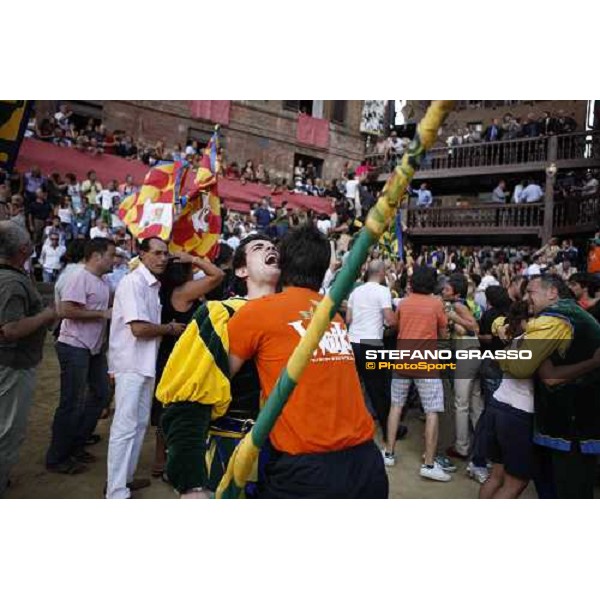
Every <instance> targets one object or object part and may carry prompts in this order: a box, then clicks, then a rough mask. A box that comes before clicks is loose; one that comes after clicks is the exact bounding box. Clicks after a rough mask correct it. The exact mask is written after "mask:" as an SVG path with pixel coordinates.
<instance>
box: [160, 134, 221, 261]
mask: <svg viewBox="0 0 600 600" xmlns="http://www.w3.org/2000/svg"><path fill="white" fill-rule="evenodd" d="M218 152H219V133H218V127H217V128H216V129H215V133H214V134H213V136H212V137H211V139H210V142H209V143H208V145H207V146H206V148H205V149H204V152H203V154H202V159H201V162H200V166H199V167H198V172H197V174H196V179H195V180H194V183H193V185H192V189H191V190H190V191H189V192H188V194H187V196H186V197H185V206H184V207H183V210H182V211H181V214H180V215H179V217H177V219H176V221H175V224H174V225H173V235H172V238H171V243H170V250H171V252H188V253H189V254H194V255H196V256H202V257H207V258H210V259H212V258H214V256H215V254H216V251H217V249H218V242H219V238H220V236H221V200H220V198H219V192H218V185H217V177H218ZM182 204H183V202H182Z"/></svg>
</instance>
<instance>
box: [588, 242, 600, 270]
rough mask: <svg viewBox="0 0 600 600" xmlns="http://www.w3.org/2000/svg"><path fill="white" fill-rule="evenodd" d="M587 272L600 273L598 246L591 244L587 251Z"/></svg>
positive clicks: (599, 247)
mask: <svg viewBox="0 0 600 600" xmlns="http://www.w3.org/2000/svg"><path fill="white" fill-rule="evenodd" d="M587 270H588V273H600V246H592V248H591V249H590V251H589V253H588V268H587Z"/></svg>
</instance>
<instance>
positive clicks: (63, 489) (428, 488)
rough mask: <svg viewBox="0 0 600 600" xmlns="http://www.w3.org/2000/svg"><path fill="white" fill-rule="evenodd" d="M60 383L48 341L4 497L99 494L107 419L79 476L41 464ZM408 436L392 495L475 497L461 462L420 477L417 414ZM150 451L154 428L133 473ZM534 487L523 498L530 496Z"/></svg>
mask: <svg viewBox="0 0 600 600" xmlns="http://www.w3.org/2000/svg"><path fill="white" fill-rule="evenodd" d="M59 389H60V384H59V371H58V361H57V358H56V353H55V351H54V348H53V345H52V343H51V342H50V341H48V342H47V344H46V348H45V352H44V360H43V362H42V364H41V365H40V367H39V370H38V382H37V386H36V394H35V403H34V406H33V408H32V410H31V413H30V417H29V427H28V431H27V436H26V440H25V443H24V444H23V446H22V448H21V455H20V460H19V464H18V465H17V466H16V467H15V469H14V470H13V473H12V476H11V479H12V485H11V488H10V489H9V490H8V491H7V493H6V495H5V497H6V498H101V497H102V489H103V487H104V482H105V479H106V452H107V443H108V430H109V421H108V420H104V421H100V423H99V424H98V428H97V430H96V431H97V433H99V434H100V435H101V436H102V441H101V442H100V443H99V444H97V445H95V446H92V447H90V448H88V450H90V451H91V452H92V453H93V454H94V455H95V456H96V457H97V458H98V462H96V463H94V464H92V465H90V469H89V471H87V472H85V473H82V474H80V475H75V476H70V475H59V474H54V473H49V472H48V471H46V469H45V468H44V456H45V453H46V450H47V445H48V442H49V439H50V427H51V423H52V417H53V415H54V409H55V408H56V405H57V402H58V394H59ZM406 424H407V425H408V427H409V434H408V437H407V438H406V439H404V440H402V441H401V442H399V443H398V446H397V454H398V455H399V460H398V462H397V464H396V466H395V467H393V468H390V469H388V475H389V478H390V497H391V498H476V497H477V494H478V488H479V486H478V485H477V484H476V483H475V482H474V481H472V480H471V479H469V478H468V477H467V475H466V473H465V468H464V467H465V465H464V463H459V470H458V472H457V473H455V474H454V476H453V479H452V481H450V482H448V483H438V482H434V481H428V480H424V479H422V478H420V477H419V474H418V472H419V467H420V460H421V458H420V456H421V453H422V434H423V423H422V422H421V421H420V419H419V418H418V415H417V414H416V413H412V414H409V415H408V418H407V421H406ZM153 451H154V431H153V430H152V429H150V430H149V431H148V433H147V435H146V440H145V442H144V447H143V451H142V457H141V461H140V465H139V468H138V472H137V477H149V476H150V467H151V464H152V457H153ZM532 488H533V486H531V485H530V486H529V488H528V489H527V490H526V491H525V494H524V497H526V498H527V497H529V498H533V497H535V492H534V490H533V489H532ZM134 497H135V498H175V497H176V496H175V494H174V492H173V490H172V489H171V488H170V487H169V486H168V485H167V484H166V483H163V482H162V481H160V480H158V479H153V480H152V485H151V486H150V487H149V488H146V489H144V490H140V491H138V492H136V493H134Z"/></svg>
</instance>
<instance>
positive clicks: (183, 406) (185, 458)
mask: <svg viewBox="0 0 600 600" xmlns="http://www.w3.org/2000/svg"><path fill="white" fill-rule="evenodd" d="M277 262H278V253H277V249H276V248H275V246H274V244H273V242H272V241H271V239H270V238H269V237H268V236H266V235H263V234H256V235H250V236H247V237H245V238H244V239H243V240H242V241H241V242H240V245H239V246H238V247H237V249H236V251H235V254H234V256H233V265H232V266H233V270H234V273H235V276H236V278H237V279H238V280H239V281H240V283H241V284H242V285H243V287H244V290H245V294H244V295H246V294H247V297H248V300H253V299H256V298H260V297H262V296H266V295H269V294H273V293H274V292H275V288H276V285H277V281H278V279H279V267H278V265H277ZM245 304H246V299H244V298H226V299H224V300H223V301H220V300H219V301H211V302H207V303H206V304H204V305H203V306H201V307H200V308H199V309H198V310H197V311H196V313H195V314H194V318H193V320H192V321H191V323H190V324H189V325H188V326H187V328H186V330H185V332H184V333H183V335H182V336H181V338H180V340H179V341H178V342H177V344H176V345H175V348H174V349H173V351H172V352H171V356H170V358H169V360H168V362H167V365H166V367H165V370H164V372H163V376H162V378H161V380H160V383H159V385H158V388H157V390H156V397H157V398H158V399H159V400H160V401H161V402H162V403H163V404H164V405H165V411H164V416H163V419H162V427H163V431H164V435H165V440H166V443H167V447H168V453H167V468H166V472H167V475H168V477H169V481H170V482H171V484H172V485H173V487H174V488H175V489H176V490H177V491H178V492H180V494H181V497H182V498H186V499H187V498H189V499H191V498H198V499H204V498H208V497H209V496H210V491H211V490H212V489H214V488H215V483H218V479H219V478H220V477H219V475H220V473H218V471H222V470H223V469H224V467H225V466H226V464H227V460H228V456H225V455H226V454H228V453H229V452H231V451H232V448H231V445H230V444H225V443H221V442H222V441H223V440H221V439H219V438H220V437H223V436H221V433H223V432H225V433H226V434H227V433H228V434H231V435H229V438H230V439H229V442H230V441H231V439H235V438H236V436H237V437H241V435H240V433H241V432H242V431H243V430H244V429H245V428H247V426H248V422H249V421H252V420H254V419H255V418H256V415H257V414H258V408H259V395H260V389H259V385H258V377H257V375H256V369H255V367H254V364H253V363H252V362H251V361H250V362H248V363H247V364H245V365H244V366H243V368H242V369H241V370H240V372H239V373H237V375H235V377H234V376H233V375H231V377H230V373H229V369H228V359H227V351H228V350H229V342H230V339H228V337H227V323H228V321H229V319H230V318H231V317H232V316H233V315H234V314H235V312H236V311H237V310H239V309H240V308H241V307H242V306H244V305H245ZM211 421H212V429H211V434H213V435H212V439H215V438H216V442H215V443H216V445H217V447H219V450H218V451H217V452H216V453H214V454H216V455H217V459H218V460H220V461H221V462H222V463H223V465H219V464H217V463H216V462H213V464H211V469H210V472H209V471H208V469H207V467H206V452H207V450H206V439H207V436H208V434H209V428H211ZM240 426H241V427H240ZM232 429H233V431H232ZM215 430H217V432H215ZM213 466H214V468H213Z"/></svg>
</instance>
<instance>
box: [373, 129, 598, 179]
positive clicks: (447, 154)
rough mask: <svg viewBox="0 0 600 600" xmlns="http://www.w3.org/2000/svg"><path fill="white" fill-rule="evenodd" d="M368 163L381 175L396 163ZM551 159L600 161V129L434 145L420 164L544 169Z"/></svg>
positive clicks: (426, 169) (425, 167) (428, 167)
mask: <svg viewBox="0 0 600 600" xmlns="http://www.w3.org/2000/svg"><path fill="white" fill-rule="evenodd" d="M367 162H368V164H369V165H371V166H372V167H374V168H375V169H377V170H378V171H379V172H380V173H382V174H384V173H389V172H390V171H391V169H392V168H393V167H394V165H395V162H394V160H393V159H389V157H388V159H387V160H386V158H385V156H384V155H383V154H371V155H368V156H367ZM552 162H555V163H556V164H557V166H558V168H560V167H561V163H564V166H570V167H572V166H576V164H581V166H583V167H585V166H586V165H589V166H594V165H597V164H600V131H594V132H576V133H567V134H563V135H555V136H547V137H544V136H541V137H537V138H519V139H513V140H503V141H500V142H483V143H479V144H463V145H461V146H452V147H449V148H433V149H432V150H430V151H429V152H428V153H427V155H426V157H425V159H424V160H423V162H422V163H421V169H420V173H422V174H423V175H427V174H428V173H434V172H436V171H447V170H454V169H481V168H498V167H502V168H503V170H510V168H511V167H526V166H531V167H537V168H540V169H542V168H544V166H545V165H547V164H549V163H552ZM575 163H576V164H575Z"/></svg>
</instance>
